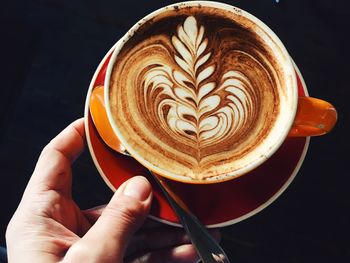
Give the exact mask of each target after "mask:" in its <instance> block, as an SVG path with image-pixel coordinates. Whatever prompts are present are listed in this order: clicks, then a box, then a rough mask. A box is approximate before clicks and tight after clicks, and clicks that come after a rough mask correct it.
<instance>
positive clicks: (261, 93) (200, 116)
mask: <svg viewBox="0 0 350 263" xmlns="http://www.w3.org/2000/svg"><path fill="white" fill-rule="evenodd" d="M117 49H118V50H117V51H116V52H117V53H116V55H115V58H114V59H115V61H114V64H113V69H112V70H111V74H110V78H109V83H108V85H109V88H108V101H109V109H110V114H111V116H112V118H113V120H114V123H115V125H114V126H115V131H116V133H117V136H118V137H119V138H120V139H121V141H122V142H123V144H124V145H125V147H126V149H127V150H128V151H129V152H130V153H131V154H132V155H133V156H134V157H135V158H136V159H137V160H139V161H140V162H141V163H142V164H144V165H145V166H146V167H148V168H150V169H151V170H153V171H155V172H157V173H159V174H161V175H163V176H167V177H171V178H177V179H179V178H180V179H181V178H182V180H185V181H186V180H187V179H188V180H197V181H198V180H217V179H225V178H226V177H231V176H235V175H236V171H238V170H241V169H245V168H246V167H249V166H250V164H251V163H253V162H255V161H256V159H257V158H267V156H268V155H269V154H271V153H269V150H270V148H272V147H271V145H273V144H274V142H273V140H274V138H273V136H274V135H273V130H276V129H286V130H288V129H289V128H290V127H283V125H284V120H286V119H288V118H291V117H292V115H293V112H292V113H288V112H283V110H282V108H281V104H284V105H285V104H286V103H289V104H291V103H292V101H293V100H294V99H290V98H289V97H293V96H294V95H293V94H291V93H292V92H291V91H290V90H288V87H289V85H290V84H291V83H292V82H291V80H290V78H291V77H290V75H291V74H292V72H291V71H290V68H287V69H285V68H284V67H283V63H285V61H287V62H288V60H289V57H288V55H287V54H286V52H285V53H284V51H283V50H280V49H281V48H280V45H279V44H278V43H275V42H274V40H273V39H272V38H270V36H269V34H268V33H267V32H265V29H263V28H261V27H259V26H258V25H257V24H256V23H254V22H252V21H251V20H250V19H249V18H247V16H246V15H245V16H244V15H242V11H241V10H238V9H232V10H228V9H222V8H217V7H215V6H211V5H205V4H204V5H180V6H176V5H175V6H172V7H168V8H165V9H164V10H163V11H162V12H158V14H153V15H151V17H150V18H148V19H147V18H146V20H143V21H141V22H140V23H139V24H138V25H136V26H135V27H134V28H133V29H132V30H131V31H130V32H129V33H128V35H127V36H125V37H124V38H123V41H122V43H121V44H120V46H119V47H118V48H117ZM281 60H282V61H283V63H281ZM288 70H289V71H288ZM284 108H285V107H284ZM276 141H277V138H276Z"/></svg>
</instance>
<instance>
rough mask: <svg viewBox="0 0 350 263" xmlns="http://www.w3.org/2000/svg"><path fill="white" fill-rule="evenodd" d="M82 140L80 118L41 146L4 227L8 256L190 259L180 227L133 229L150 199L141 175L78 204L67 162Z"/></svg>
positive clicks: (30, 258) (12, 258)
mask: <svg viewBox="0 0 350 263" xmlns="http://www.w3.org/2000/svg"><path fill="white" fill-rule="evenodd" d="M84 141H85V134H84V122H83V119H80V120H77V121H75V122H74V123H72V124H71V125H70V126H68V127H67V128H66V129H65V130H63V131H62V132H61V133H60V134H59V135H58V136H57V137H56V138H54V139H53V140H52V141H51V142H50V143H49V144H48V145H47V146H46V147H45V148H44V149H43V151H42V153H41V155H40V157H39V160H38V162H37V164H36V167H35V170H34V172H33V175H32V177H31V179H30V180H29V183H28V185H27V187H26V190H25V192H24V194H23V197H22V200H21V202H20V204H19V206H18V208H17V210H16V212H15V214H14V215H13V217H12V219H11V221H10V223H9V225H8V228H7V231H6V241H7V249H8V259H9V262H57V261H63V262H102V263H103V262H123V261H125V262H155V263H156V262H195V261H196V260H197V255H196V253H195V250H194V248H193V246H192V245H190V244H188V243H189V240H188V238H187V237H186V235H185V234H184V233H183V232H182V231H180V229H178V228H175V229H174V228H173V227H167V226H164V225H163V226H162V225H161V224H155V223H154V222H147V223H146V224H144V227H143V228H142V229H141V230H139V231H137V230H138V229H139V228H140V227H141V225H142V224H143V222H144V220H145V218H146V217H147V215H148V212H149V209H150V206H151V200H152V188H151V185H150V184H149V182H148V181H147V180H146V179H145V178H144V177H141V176H135V177H133V178H132V179H130V180H128V181H127V182H125V183H124V184H122V185H121V186H120V187H119V189H118V190H117V191H116V192H115V194H114V195H113V197H112V199H111V200H110V202H109V204H107V205H106V206H105V207H98V208H93V209H89V210H86V211H81V210H80V209H79V207H78V206H77V205H76V203H75V202H74V200H73V199H72V196H71V184H72V171H71V164H72V162H74V160H75V159H76V158H77V157H78V156H79V154H80V153H81V151H82V150H83V148H84ZM136 231H137V232H136Z"/></svg>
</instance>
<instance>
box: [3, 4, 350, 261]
mask: <svg viewBox="0 0 350 263" xmlns="http://www.w3.org/2000/svg"><path fill="white" fill-rule="evenodd" d="M226 2H227V3H230V4H233V5H235V6H237V7H240V8H243V9H245V10H246V11H248V12H250V13H252V14H254V15H255V16H257V17H258V18H260V19H261V20H263V21H264V22H265V23H266V24H267V25H268V26H269V27H271V29H272V30H273V31H274V32H275V33H276V34H277V35H278V36H279V37H280V39H281V40H282V42H283V43H284V44H285V46H286V48H287V49H288V51H289V52H290V54H291V56H292V58H293V59H294V61H295V62H296V64H297V65H298V67H299V68H300V70H301V72H302V74H303V76H304V79H305V81H306V84H307V86H308V89H309V92H310V95H312V96H314V97H319V98H323V99H326V100H328V101H330V102H332V103H333V104H334V105H335V106H336V107H337V109H338V112H339V122H338V124H337V125H336V127H335V129H334V130H333V131H332V132H331V133H330V134H329V135H327V136H323V137H316V138H312V140H311V144H310V148H309V152H308V155H307V157H306V159H305V162H304V165H303V166H302V168H301V170H300V172H299V173H298V175H297V177H296V178H295V180H294V181H293V183H292V184H291V185H290V186H289V188H288V189H287V190H286V192H285V193H283V194H282V196H281V197H279V198H278V199H277V200H276V201H275V202H274V203H273V204H272V205H270V206H269V207H268V208H266V209H264V210H263V211H262V212H260V213H258V214H257V215H255V216H253V217H251V218H249V219H247V220H245V221H243V222H240V223H238V224H235V225H232V226H229V227H226V228H225V229H224V230H223V241H222V244H223V247H224V249H225V250H226V251H227V254H228V255H229V257H230V258H232V261H234V262H270V263H273V262H349V261H350V231H349V224H348V222H350V213H349V210H350V196H349V193H350V191H349V183H350V180H349V172H348V171H347V170H348V169H347V167H346V164H347V157H348V156H349V155H348V146H349V139H348V138H349V136H348V134H349V133H350V129H349V112H350V111H349V102H348V103H347V100H348V96H347V95H349V94H350V93H349V89H350V87H349V84H348V83H349V81H348V78H349V75H350V70H349V69H350V66H349V61H350V56H349V36H348V35H349V32H350V30H349V27H350V22H349V18H350V11H349V10H350V8H349V7H350V4H348V2H347V1H346V0H343V1H337V0H334V1H326V0H322V1H311V0H280V1H273V0H264V1H253V0H242V1H226ZM277 2H279V3H277ZM170 3H173V2H172V1H142V3H141V1H135V0H128V1H114V0H113V1H112V0H107V1H93V0H77V1H68V0H65V1H61V0H60V1H58V0H47V1H43V0H27V1H3V2H2V4H1V8H0V36H1V44H0V45H1V54H2V55H1V62H0V65H1V70H0V72H1V73H0V74H1V80H2V85H1V88H0V89H1V95H0V98H1V102H0V167H1V172H0V175H1V190H0V200H2V208H1V213H0V214H1V216H0V242H1V245H4V243H5V240H4V233H5V229H6V224H7V222H8V221H9V219H10V217H11V215H12V214H13V212H14V211H15V209H16V206H17V204H18V203H19V201H20V198H21V195H22V192H23V190H24V188H25V185H26V183H27V181H28V179H29V177H30V175H31V173H32V171H33V168H34V165H35V163H36V159H37V157H38V155H39V154H40V151H41V149H42V148H43V146H44V145H46V144H47V143H48V141H49V140H50V139H51V138H52V137H54V136H55V135H56V134H57V133H58V132H59V131H60V130H62V129H63V128H64V127H65V126H66V125H68V124H69V123H70V122H71V121H73V120H75V119H77V118H79V117H82V115H83V110H84V100H85V95H86V91H87V88H88V86H89V82H90V79H91V77H92V75H93V73H94V71H95V69H96V67H97V65H98V64H99V62H100V60H101V59H102V57H103V56H104V54H105V53H106V52H107V51H108V50H109V48H110V47H111V46H112V45H113V44H114V43H115V42H116V41H117V40H118V39H119V38H120V37H121V36H122V35H123V34H124V33H125V32H126V31H127V29H128V28H130V27H131V26H132V25H133V24H134V23H135V22H136V21H138V20H139V19H140V18H142V17H143V16H145V15H146V14H148V13H149V12H151V11H153V10H155V9H157V8H159V7H161V6H163V5H165V4H170ZM73 168H74V169H73V170H74V181H73V196H74V198H75V199H76V201H77V203H78V204H79V206H80V207H81V208H89V207H91V206H95V205H100V204H102V203H106V202H107V201H108V200H109V198H110V197H111V195H112V193H111V191H110V190H109V188H108V187H107V186H106V185H105V183H104V182H103V180H102V179H101V178H100V176H99V175H98V172H97V170H96V169H95V167H94V165H93V162H92V160H91V158H90V155H89V153H88V151H86V152H85V153H84V154H83V155H82V156H81V158H80V159H78V160H77V162H76V163H75V165H74V167H73Z"/></svg>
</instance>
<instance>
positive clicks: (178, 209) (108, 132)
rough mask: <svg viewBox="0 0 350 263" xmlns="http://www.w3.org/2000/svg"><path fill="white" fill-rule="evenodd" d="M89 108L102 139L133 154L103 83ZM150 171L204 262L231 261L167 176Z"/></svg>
mask: <svg viewBox="0 0 350 263" xmlns="http://www.w3.org/2000/svg"><path fill="white" fill-rule="evenodd" d="M89 108H90V113H91V117H92V121H93V122H94V124H95V126H96V129H97V131H98V133H99V134H100V136H101V138H102V140H103V141H104V142H105V143H106V144H107V145H108V146H109V147H110V148H112V149H113V150H115V151H117V152H119V153H121V154H124V155H129V153H128V152H127V151H126V149H125V148H124V147H123V145H122V144H121V142H120V141H119V140H118V138H117V137H116V136H115V134H114V132H113V129H112V127H111V125H110V123H109V120H108V117H107V113H106V110H105V104H104V88H103V86H97V87H95V88H94V90H93V91H92V94H91V98H90V107H89ZM150 174H151V175H152V176H153V177H154V179H155V181H156V182H157V184H158V185H159V187H160V189H161V190H162V192H163V194H164V196H165V197H166V198H167V200H168V202H169V204H170V206H171V207H172V208H173V210H174V211H175V213H176V215H177V216H178V218H179V220H180V221H181V223H182V225H183V227H184V229H185V231H186V232H187V234H188V236H189V237H190V239H191V241H192V244H193V245H194V247H195V248H196V250H197V253H198V255H199V256H200V258H201V260H202V262H203V263H229V262H230V261H229V260H228V258H227V256H226V254H225V252H224V250H223V249H222V248H221V246H220V245H219V244H218V243H217V241H216V240H215V239H214V238H213V237H212V236H211V235H210V234H209V232H208V230H207V229H206V228H205V227H204V226H203V224H202V223H201V222H200V221H199V220H198V218H197V217H196V216H195V215H193V214H192V213H191V211H190V210H189V208H188V207H187V206H186V204H185V203H184V202H183V201H182V200H181V198H180V197H179V196H178V195H177V194H175V193H174V192H173V191H172V190H171V189H170V187H169V186H168V184H167V183H166V179H164V178H162V177H160V176H159V175H157V174H155V173H153V172H152V171H150Z"/></svg>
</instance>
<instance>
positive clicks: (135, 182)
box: [123, 176, 152, 202]
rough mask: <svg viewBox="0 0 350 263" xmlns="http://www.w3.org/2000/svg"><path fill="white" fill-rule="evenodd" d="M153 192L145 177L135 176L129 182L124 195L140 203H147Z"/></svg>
mask: <svg viewBox="0 0 350 263" xmlns="http://www.w3.org/2000/svg"><path fill="white" fill-rule="evenodd" d="M151 192H152V187H151V185H150V183H149V182H148V181H147V179H146V178H145V177H143V176H135V177H133V178H131V179H129V181H128V182H127V184H126V186H125V188H124V191H123V194H124V195H126V196H130V197H132V198H135V199H137V200H139V201H141V202H142V201H146V200H147V198H148V197H149V196H150V194H151Z"/></svg>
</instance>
